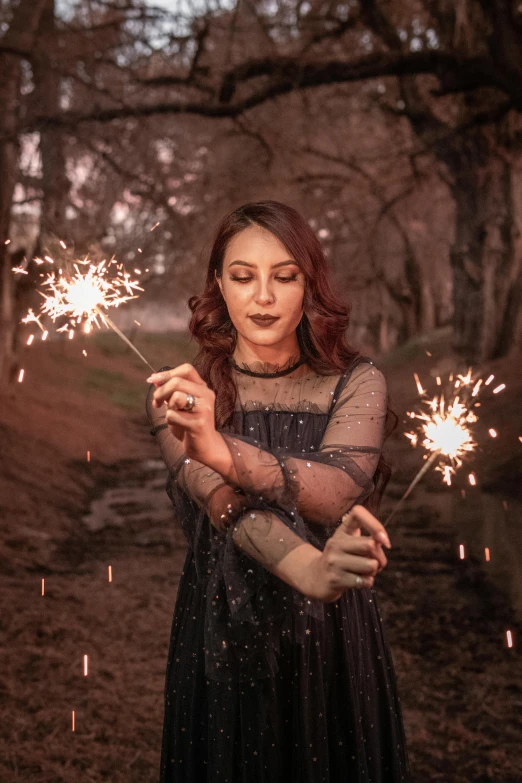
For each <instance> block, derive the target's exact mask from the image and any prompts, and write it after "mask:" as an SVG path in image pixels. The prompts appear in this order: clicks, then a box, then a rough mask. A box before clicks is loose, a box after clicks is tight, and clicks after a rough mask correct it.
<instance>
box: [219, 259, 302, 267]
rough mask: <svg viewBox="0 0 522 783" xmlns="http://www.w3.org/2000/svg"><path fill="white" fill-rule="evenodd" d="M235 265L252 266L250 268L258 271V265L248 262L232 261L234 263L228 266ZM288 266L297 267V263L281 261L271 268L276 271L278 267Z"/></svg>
mask: <svg viewBox="0 0 522 783" xmlns="http://www.w3.org/2000/svg"><path fill="white" fill-rule="evenodd" d="M234 264H238V265H240V266H250V267H252V269H256V265H255V264H249V263H248V261H232V263H231V264H229V265H228V266H229V268H230V267H231V266H234ZM287 264H295V265H296V266H297V261H292V260H288V261H279V262H278V263H277V264H272V266H271V267H270V268H271V269H276V267H278V266H286V265H287Z"/></svg>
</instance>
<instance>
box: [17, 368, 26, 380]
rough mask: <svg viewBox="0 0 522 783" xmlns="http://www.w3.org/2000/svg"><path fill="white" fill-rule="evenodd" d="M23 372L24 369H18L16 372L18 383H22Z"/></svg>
mask: <svg viewBox="0 0 522 783" xmlns="http://www.w3.org/2000/svg"><path fill="white" fill-rule="evenodd" d="M24 372H25V370H20V372H19V373H18V383H22V381H23V379H24Z"/></svg>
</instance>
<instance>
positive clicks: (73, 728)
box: [72, 710, 75, 731]
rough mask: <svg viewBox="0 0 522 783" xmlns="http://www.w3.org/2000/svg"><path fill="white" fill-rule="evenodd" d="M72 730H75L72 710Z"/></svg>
mask: <svg viewBox="0 0 522 783" xmlns="http://www.w3.org/2000/svg"><path fill="white" fill-rule="evenodd" d="M72 730H73V731H75V715H74V710H73V711H72Z"/></svg>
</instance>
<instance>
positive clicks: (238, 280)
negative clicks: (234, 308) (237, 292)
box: [230, 275, 297, 283]
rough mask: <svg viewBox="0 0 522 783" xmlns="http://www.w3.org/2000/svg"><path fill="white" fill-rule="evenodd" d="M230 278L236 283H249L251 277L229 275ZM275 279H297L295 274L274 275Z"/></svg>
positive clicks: (288, 280) (281, 280) (287, 280)
mask: <svg viewBox="0 0 522 783" xmlns="http://www.w3.org/2000/svg"><path fill="white" fill-rule="evenodd" d="M230 279H231V280H234V281H235V282H236V283H249V282H250V281H251V280H252V278H251V277H231V278H230ZM275 279H276V280H279V282H281V283H290V282H291V281H292V280H297V275H292V276H291V277H276V278H275Z"/></svg>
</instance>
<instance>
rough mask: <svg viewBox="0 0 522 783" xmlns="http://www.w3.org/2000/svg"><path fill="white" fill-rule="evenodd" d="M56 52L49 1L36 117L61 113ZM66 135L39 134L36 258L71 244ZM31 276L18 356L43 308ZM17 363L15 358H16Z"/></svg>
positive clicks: (37, 62) (22, 295) (36, 64)
mask: <svg viewBox="0 0 522 783" xmlns="http://www.w3.org/2000/svg"><path fill="white" fill-rule="evenodd" d="M56 48H57V34H56V23H55V3H54V0H47V1H46V3H45V8H44V10H43V13H42V17H41V20H40V26H39V29H38V50H37V51H36V52H35V55H34V57H33V77H34V83H35V90H34V105H33V111H34V112H35V113H36V114H37V115H41V116H46V115H52V114H58V112H59V110H60V75H59V71H58V69H57V67H56V62H55V55H54V52H55V51H56ZM64 147H65V143H64V133H63V131H62V130H61V129H60V128H42V130H41V131H40V155H41V160H42V193H43V197H42V202H41V210H40V231H39V234H38V238H37V240H36V246H35V249H34V254H33V255H34V256H44V255H46V254H48V255H50V256H51V257H52V258H58V257H60V255H61V254H62V253H63V251H62V249H61V248H60V244H59V240H64V241H65V242H66V243H67V244H68V239H69V237H68V236H67V232H66V217H65V214H66V208H67V203H68V200H69V191H70V187H71V183H70V181H69V179H68V177H67V174H66V158H65V153H64ZM27 271H28V273H29V274H28V276H24V279H23V280H21V281H20V283H21V285H19V287H18V289H17V297H16V307H15V315H16V322H15V326H14V332H13V341H14V346H15V354H17V353H18V349H19V347H20V342H21V331H22V330H21V325H20V320H21V318H23V316H24V315H25V314H26V313H27V311H28V310H29V308H32V309H33V310H35V311H36V310H37V309H38V308H39V306H40V304H41V297H40V296H39V295H38V290H37V287H38V283H39V282H41V281H40V279H39V277H38V275H39V274H40V272H41V271H42V269H41V267H39V266H36V265H35V262H34V260H30V261H29V264H28V266H27ZM15 361H16V357H15Z"/></svg>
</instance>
